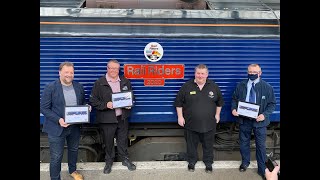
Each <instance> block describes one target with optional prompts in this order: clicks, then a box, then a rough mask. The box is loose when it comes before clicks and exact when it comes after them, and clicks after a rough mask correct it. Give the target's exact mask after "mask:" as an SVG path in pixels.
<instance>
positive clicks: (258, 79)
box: [248, 77, 260, 85]
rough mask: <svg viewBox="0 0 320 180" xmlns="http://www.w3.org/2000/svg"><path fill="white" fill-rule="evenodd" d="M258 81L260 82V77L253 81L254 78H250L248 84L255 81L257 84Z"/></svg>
mask: <svg viewBox="0 0 320 180" xmlns="http://www.w3.org/2000/svg"><path fill="white" fill-rule="evenodd" d="M258 82H260V77H259V78H257V79H255V80H254V81H252V80H250V79H249V81H248V84H252V83H254V84H255V85H256V84H257V83H258Z"/></svg>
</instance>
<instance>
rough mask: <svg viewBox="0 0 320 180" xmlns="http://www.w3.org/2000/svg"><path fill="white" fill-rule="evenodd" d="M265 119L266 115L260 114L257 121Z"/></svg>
mask: <svg viewBox="0 0 320 180" xmlns="http://www.w3.org/2000/svg"><path fill="white" fill-rule="evenodd" d="M264 119H265V117H264V115H263V114H259V116H258V117H257V118H256V121H257V122H259V121H263V120H264Z"/></svg>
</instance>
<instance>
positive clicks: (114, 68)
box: [107, 66, 120, 70]
mask: <svg viewBox="0 0 320 180" xmlns="http://www.w3.org/2000/svg"><path fill="white" fill-rule="evenodd" d="M107 67H108V69H111V70H119V69H120V68H117V67H109V66H107Z"/></svg>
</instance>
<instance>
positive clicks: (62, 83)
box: [40, 62, 85, 180]
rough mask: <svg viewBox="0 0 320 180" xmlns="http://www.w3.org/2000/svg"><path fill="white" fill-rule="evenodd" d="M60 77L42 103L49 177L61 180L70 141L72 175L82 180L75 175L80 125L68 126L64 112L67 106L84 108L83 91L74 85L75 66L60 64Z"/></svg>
mask: <svg viewBox="0 0 320 180" xmlns="http://www.w3.org/2000/svg"><path fill="white" fill-rule="evenodd" d="M59 76H60V78H59V79H58V80H56V81H53V82H51V83H49V84H48V85H46V87H45V88H44V90H43V93H42V97H41V101H40V111H41V113H42V114H43V115H44V117H45V120H44V123H43V129H42V131H43V132H46V133H48V140H49V146H50V177H51V180H60V179H61V178H60V172H61V162H62V157H63V152H64V144H65V140H67V146H68V167H69V173H70V175H71V176H72V177H73V178H74V179H75V180H83V176H82V175H81V174H80V173H79V172H77V171H76V170H77V167H76V163H77V159H78V148H79V140H80V125H79V124H68V123H66V122H65V120H64V118H65V117H64V112H65V106H74V105H84V104H85V98H84V89H83V86H82V85H81V84H80V83H78V82H75V81H73V78H74V65H73V64H72V63H70V62H63V63H61V64H60V67H59Z"/></svg>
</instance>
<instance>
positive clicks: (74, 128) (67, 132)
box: [48, 125, 80, 180]
mask: <svg viewBox="0 0 320 180" xmlns="http://www.w3.org/2000/svg"><path fill="white" fill-rule="evenodd" d="M48 140H49V146H50V177H51V180H60V179H61V178H60V172H61V162H62V157H63V152H64V144H65V140H67V148H68V167H69V173H70V174H71V173H73V172H74V171H75V170H76V169H77V166H76V164H77V159H78V148H79V140H80V127H79V125H70V126H68V127H67V128H64V129H63V131H62V133H61V135H60V136H52V135H48Z"/></svg>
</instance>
